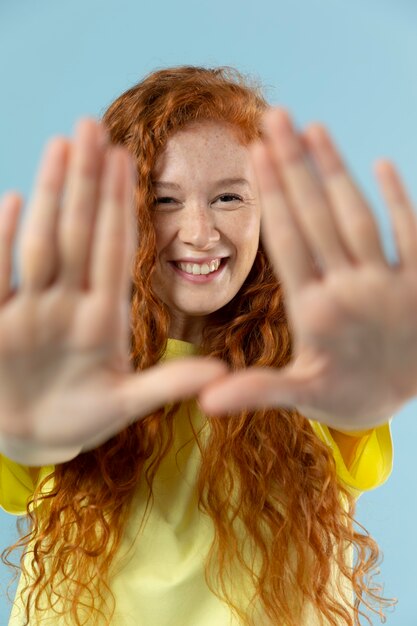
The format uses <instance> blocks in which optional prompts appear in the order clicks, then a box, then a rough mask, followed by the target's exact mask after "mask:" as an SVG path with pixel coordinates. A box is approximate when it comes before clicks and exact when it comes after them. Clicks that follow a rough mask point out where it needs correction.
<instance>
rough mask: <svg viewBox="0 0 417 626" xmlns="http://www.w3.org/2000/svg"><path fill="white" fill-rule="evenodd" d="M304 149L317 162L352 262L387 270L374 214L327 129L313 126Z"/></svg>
mask: <svg viewBox="0 0 417 626" xmlns="http://www.w3.org/2000/svg"><path fill="white" fill-rule="evenodd" d="M303 139H304V145H305V146H306V147H307V149H308V150H309V152H310V153H311V155H312V157H313V158H314V160H315V162H316V164H317V166H318V169H319V172H320V174H321V179H322V181H323V187H324V189H325V191H326V194H327V197H328V199H329V203H330V205H331V206H332V209H333V213H334V216H335V218H336V221H337V224H338V230H339V232H340V233H341V234H342V238H343V245H344V247H345V248H346V250H348V252H349V256H350V258H351V259H354V260H356V261H360V262H371V263H373V264H383V265H385V266H388V263H387V260H386V258H385V254H384V250H383V247H382V244H381V239H380V236H379V231H378V227H377V224H376V221H375V218H374V216H373V213H372V210H371V208H370V207H369V205H368V203H367V202H366V200H365V198H364V196H363V194H362V192H361V191H360V189H359V188H358V186H357V185H356V184H355V182H354V181H353V178H352V175H351V174H350V173H349V172H348V170H347V168H346V166H345V164H344V162H343V160H342V157H341V156H340V154H339V152H338V150H337V148H336V145H335V144H334V142H333V141H332V138H331V137H330V134H329V133H328V131H327V130H326V128H325V127H324V126H322V125H320V124H312V125H311V126H310V127H309V128H308V129H307V130H306V131H305V132H304V133H303Z"/></svg>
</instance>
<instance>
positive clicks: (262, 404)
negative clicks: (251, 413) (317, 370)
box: [198, 367, 300, 414]
mask: <svg viewBox="0 0 417 626" xmlns="http://www.w3.org/2000/svg"><path fill="white" fill-rule="evenodd" d="M283 380H284V377H283V374H281V373H280V374H277V373H276V372H274V371H273V370H271V369H269V368H262V367H259V368H258V367H256V368H253V369H251V370H245V371H242V372H238V373H234V374H230V375H229V376H226V377H223V378H221V379H219V380H218V381H213V382H211V383H209V384H208V385H206V386H205V387H204V389H203V390H202V391H201V393H200V394H199V396H198V401H199V404H200V406H201V408H202V409H203V411H204V412H206V413H207V414H226V413H233V412H236V411H241V410H244V409H246V410H252V409H262V408H273V407H283V406H292V405H295V403H296V402H295V397H294V394H293V393H291V388H290V384H289V383H288V381H287V385H286V389H285V388H284V390H283V389H282V387H283V385H282V381H283ZM279 381H281V383H280V382H279ZM298 386H299V387H300V385H298Z"/></svg>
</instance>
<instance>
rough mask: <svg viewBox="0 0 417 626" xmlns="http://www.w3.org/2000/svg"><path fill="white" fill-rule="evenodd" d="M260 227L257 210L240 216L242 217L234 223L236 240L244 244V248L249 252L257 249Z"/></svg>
mask: <svg viewBox="0 0 417 626" xmlns="http://www.w3.org/2000/svg"><path fill="white" fill-rule="evenodd" d="M260 227H261V222H260V215H259V213H257V212H252V213H251V214H249V215H247V216H246V215H245V216H242V219H241V220H239V221H238V222H237V223H236V224H235V227H234V233H235V239H236V242H237V241H239V243H240V244H241V245H243V246H245V249H247V251H248V253H250V254H252V253H253V251H254V250H255V251H256V250H257V249H258V245H259V235H260Z"/></svg>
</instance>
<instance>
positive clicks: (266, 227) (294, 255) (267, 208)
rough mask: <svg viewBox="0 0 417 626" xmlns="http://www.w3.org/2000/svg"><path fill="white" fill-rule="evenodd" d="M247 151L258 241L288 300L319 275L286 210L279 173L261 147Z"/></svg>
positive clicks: (301, 234) (286, 205)
mask: <svg viewBox="0 0 417 626" xmlns="http://www.w3.org/2000/svg"><path fill="white" fill-rule="evenodd" d="M249 152H250V157H251V160H252V163H253V167H254V171H255V174H256V177H257V180H258V187H259V196H260V203H261V209H262V218H261V233H262V241H263V243H264V244H265V248H266V251H267V253H268V256H269V258H270V260H271V263H272V265H273V267H274V269H275V271H276V273H277V278H278V279H279V280H280V281H281V282H282V283H283V285H284V290H285V292H286V295H287V297H289V298H291V296H292V295H295V294H296V293H297V291H299V290H300V289H301V288H302V287H303V286H305V285H306V284H308V283H309V282H311V281H312V280H313V279H316V278H318V277H319V276H320V273H319V271H318V268H317V267H315V266H314V260H313V259H312V256H311V253H310V251H309V248H308V245H307V242H306V240H305V237H304V235H303V232H302V230H301V229H300V227H299V225H298V224H297V220H296V216H295V215H294V212H293V211H292V210H290V208H289V207H288V200H287V198H286V196H285V194H284V191H283V188H282V185H281V182H280V179H279V173H278V172H277V170H276V168H275V167H274V166H273V164H272V162H271V159H270V156H269V153H268V151H267V149H266V146H265V144H264V143H263V142H260V141H259V142H255V143H254V144H252V146H251V148H250V151H249Z"/></svg>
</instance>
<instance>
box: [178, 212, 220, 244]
mask: <svg viewBox="0 0 417 626" xmlns="http://www.w3.org/2000/svg"><path fill="white" fill-rule="evenodd" d="M215 221H216V220H215V216H214V215H213V210H212V209H210V207H205V206H202V205H194V206H192V207H191V206H190V207H189V208H188V209H187V210H185V211H183V212H182V215H181V222H180V226H179V231H178V236H179V238H180V239H181V241H182V242H183V243H188V244H191V245H192V246H193V247H195V248H198V249H201V250H205V249H210V248H211V247H212V246H213V245H214V244H215V243H217V242H218V241H219V239H220V233H219V231H218V228H217V226H216V223H215Z"/></svg>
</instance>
